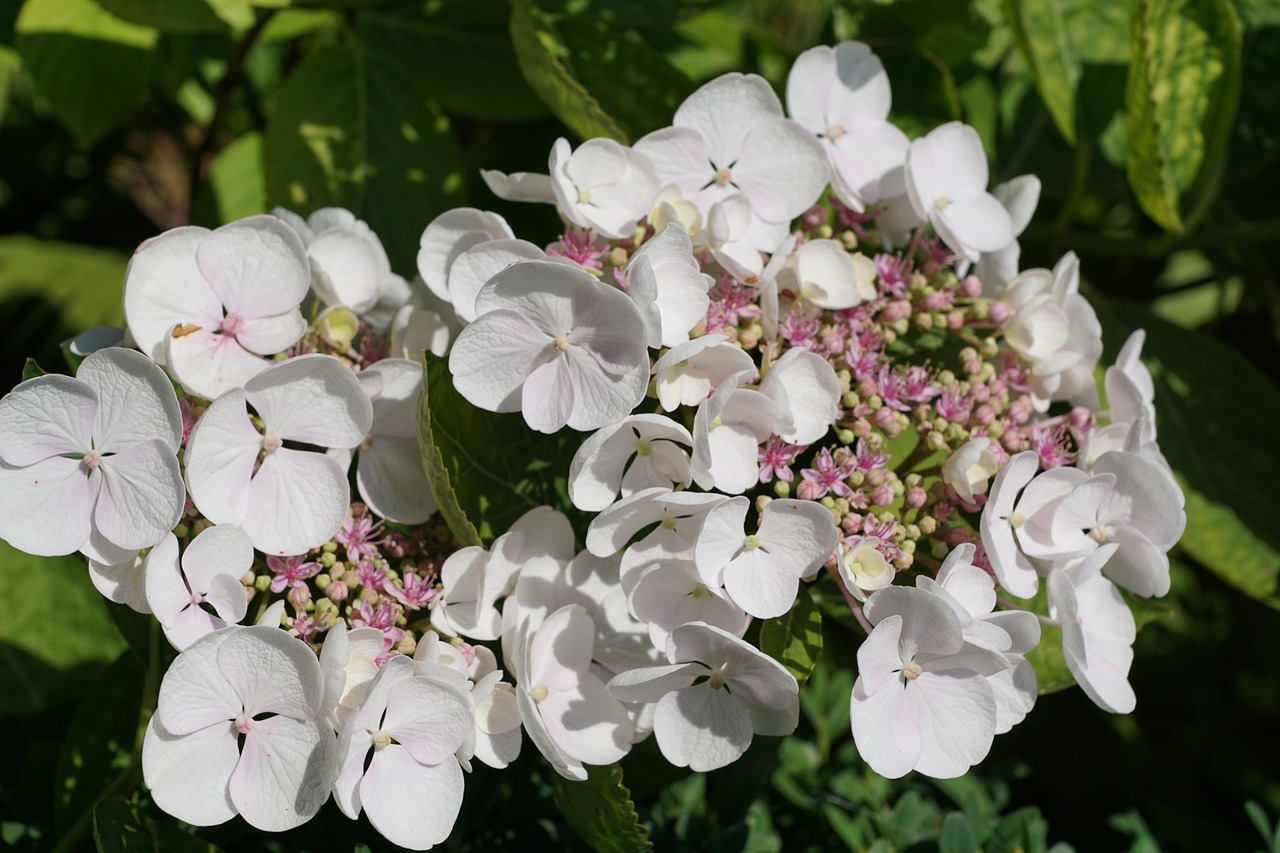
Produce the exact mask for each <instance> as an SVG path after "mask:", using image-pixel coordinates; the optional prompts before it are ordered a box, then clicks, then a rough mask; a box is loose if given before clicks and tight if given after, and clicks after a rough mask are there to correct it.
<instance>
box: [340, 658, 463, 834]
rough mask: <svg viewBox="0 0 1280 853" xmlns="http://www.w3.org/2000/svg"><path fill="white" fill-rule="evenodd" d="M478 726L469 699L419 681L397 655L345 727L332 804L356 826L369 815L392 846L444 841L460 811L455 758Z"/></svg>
mask: <svg viewBox="0 0 1280 853" xmlns="http://www.w3.org/2000/svg"><path fill="white" fill-rule="evenodd" d="M474 727H475V715H474V711H473V709H472V706H471V700H470V698H469V697H468V696H467V695H466V694H465V693H463V692H462V691H461V690H458V689H457V688H455V687H451V686H449V685H448V684H445V683H444V682H441V681H438V680H436V679H432V678H424V677H421V676H415V675H414V665H413V661H412V660H410V659H409V658H407V657H404V656H403V655H398V656H396V657H393V658H392V659H391V660H389V661H387V662H386V663H385V664H384V665H383V667H382V669H381V670H380V671H379V672H378V675H377V677H376V678H375V679H374V680H373V683H372V684H370V685H369V692H368V694H366V696H365V699H364V702H363V703H362V704H361V706H360V708H359V709H358V710H357V711H355V712H354V713H353V714H352V715H351V716H349V717H347V721H346V722H345V723H343V726H342V732H341V734H340V735H339V737H338V750H337V751H338V755H339V762H340V764H339V767H340V769H339V772H338V777H337V781H335V782H334V784H333V799H334V800H335V801H336V802H337V804H338V807H339V808H340V809H342V813H343V814H345V815H346V816H347V817H349V818H351V819H352V820H355V819H356V818H358V817H359V816H360V812H361V811H363V812H364V813H365V814H366V815H368V817H369V822H370V823H372V824H373V826H374V828H375V829H377V830H378V832H380V833H382V835H383V837H384V838H386V839H387V840H388V841H390V842H391V843H392V844H396V845H399V846H401V847H408V848H409V849H411V850H426V849H427V848H429V847H431V846H432V845H435V844H439V843H441V842H442V841H444V840H445V839H446V838H448V837H449V833H450V832H451V831H452V830H453V823H454V821H455V820H457V818H458V810H459V809H460V808H462V789H463V777H462V768H461V766H459V764H458V759H457V758H456V757H455V755H454V753H455V752H457V750H458V748H459V747H460V746H462V744H463V742H464V741H465V740H466V739H467V738H468V736H470V734H471V732H472V731H473V730H474Z"/></svg>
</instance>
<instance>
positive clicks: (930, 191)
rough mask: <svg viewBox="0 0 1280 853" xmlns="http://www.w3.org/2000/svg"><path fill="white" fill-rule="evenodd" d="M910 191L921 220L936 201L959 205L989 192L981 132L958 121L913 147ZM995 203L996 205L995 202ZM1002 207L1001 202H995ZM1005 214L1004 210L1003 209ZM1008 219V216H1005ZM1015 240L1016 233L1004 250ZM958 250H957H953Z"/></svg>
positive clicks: (939, 128) (910, 153) (909, 158)
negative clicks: (971, 196)
mask: <svg viewBox="0 0 1280 853" xmlns="http://www.w3.org/2000/svg"><path fill="white" fill-rule="evenodd" d="M907 172H908V178H907V189H908V191H909V192H912V193H913V198H912V204H913V205H914V206H915V207H916V213H918V214H919V215H920V216H921V217H927V216H929V210H930V209H931V208H933V206H934V201H935V200H936V199H939V198H945V199H947V200H948V201H953V202H954V201H955V200H956V199H958V198H961V197H962V196H966V195H968V194H970V193H974V192H985V191H986V189H987V180H988V177H989V172H988V168H987V155H986V152H985V151H984V150H983V148H982V139H981V138H980V137H979V136H978V132H977V131H976V130H974V129H973V128H972V127H969V126H968V125H966V124H962V123H961V122H958V121H953V122H948V123H947V124H944V125H941V126H940V127H937V128H934V129H933V130H932V131H930V132H929V134H928V135H927V136H925V137H923V138H921V139H916V140H914V141H913V142H912V143H911V148H910V149H909V154H908V161H907ZM992 201H995V200H994V199H992ZM995 204H996V205H997V206H1000V203H999V202H995ZM1000 209H1001V211H1004V207H1003V206H1000ZM1005 218H1006V219H1008V213H1007V212H1006V213H1005ZM1011 239H1013V234H1012V232H1011V233H1010V235H1009V237H1008V239H1006V240H1005V241H1004V243H1001V244H1000V245H999V246H995V247H993V248H996V249H998V248H1000V246H1003V245H1004V244H1005V243H1008V242H1009V240H1011ZM953 248H954V247H953Z"/></svg>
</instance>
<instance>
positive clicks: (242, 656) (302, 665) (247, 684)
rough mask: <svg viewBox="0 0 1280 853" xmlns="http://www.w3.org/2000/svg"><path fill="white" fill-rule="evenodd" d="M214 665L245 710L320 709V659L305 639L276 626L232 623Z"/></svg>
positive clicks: (309, 712) (313, 712)
mask: <svg viewBox="0 0 1280 853" xmlns="http://www.w3.org/2000/svg"><path fill="white" fill-rule="evenodd" d="M218 671H219V672H220V673H222V677H223V678H224V679H226V681H227V683H228V684H230V685H231V686H232V688H233V689H234V690H235V691H236V695H238V696H239V697H240V699H241V701H242V702H243V703H244V710H245V713H246V714H248V715H249V716H255V715H257V714H264V713H269V714H281V715H284V716H286V717H292V718H293V719H296V720H311V719H315V718H316V717H318V716H319V715H320V712H321V710H322V709H321V707H320V700H321V698H322V697H323V695H324V679H323V677H322V676H321V674H320V662H319V660H317V659H316V656H315V653H314V652H312V651H311V648H310V647H309V646H308V645H307V644H306V643H304V642H302V641H301V640H299V639H297V638H295V637H291V636H290V635H289V634H288V633H286V632H284V631H281V630H280V629H278V628H274V627H268V626H265V625H253V626H249V627H243V628H236V629H235V631H234V633H232V634H231V636H229V637H228V638H227V639H226V640H225V641H224V642H223V643H222V644H221V645H220V646H219V648H218Z"/></svg>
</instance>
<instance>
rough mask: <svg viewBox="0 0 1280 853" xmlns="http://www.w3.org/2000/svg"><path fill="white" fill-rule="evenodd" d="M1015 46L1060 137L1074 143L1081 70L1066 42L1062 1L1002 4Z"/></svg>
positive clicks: (1016, 0)
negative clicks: (1028, 69)
mask: <svg viewBox="0 0 1280 853" xmlns="http://www.w3.org/2000/svg"><path fill="white" fill-rule="evenodd" d="M1005 13H1006V16H1007V17H1008V19H1009V28H1010V29H1011V30H1012V31H1013V38H1014V43H1015V44H1016V45H1017V46H1018V50H1019V51H1020V52H1021V53H1022V57H1023V59H1024V60H1025V61H1026V63H1027V66H1028V67H1029V68H1030V69H1031V78H1032V79H1033V80H1034V81H1035V84H1036V89H1038V90H1039V92H1040V97H1041V98H1043V99H1044V103H1045V106H1046V107H1048V109H1049V115H1051V116H1053V121H1054V123H1055V124H1057V125H1058V130H1059V131H1061V132H1062V135H1063V137H1064V138H1065V139H1066V140H1067V141H1068V142H1070V143H1071V144H1073V145H1074V144H1075V141H1076V121H1075V115H1076V85H1077V83H1078V82H1079V79H1080V67H1079V64H1078V62H1077V61H1076V58H1075V56H1074V55H1073V52H1072V46H1071V43H1070V40H1069V38H1068V31H1067V21H1066V17H1065V9H1064V8H1063V3H1062V2H1061V0H1005Z"/></svg>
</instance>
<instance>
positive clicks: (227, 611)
mask: <svg viewBox="0 0 1280 853" xmlns="http://www.w3.org/2000/svg"><path fill="white" fill-rule="evenodd" d="M208 587H209V591H208V592H206V593H205V596H204V600H205V601H207V602H209V604H210V606H212V607H213V609H214V611H215V612H216V613H217V614H218V618H219V619H221V620H222V622H223V624H227V625H234V624H236V623H237V622H239V621H240V620H241V619H243V618H244V616H245V613H246V612H247V611H248V609H249V599H248V597H247V596H246V595H245V588H244V584H242V583H240V578H239V577H237V576H236V575H231V574H222V575H214V576H213V579H212V580H211V581H210V582H209V584H208ZM278 624H280V623H279V622H278V621H277V622H275V623H273V624H272V626H271V627H273V628H274V627H275V626H276V625H278Z"/></svg>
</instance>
